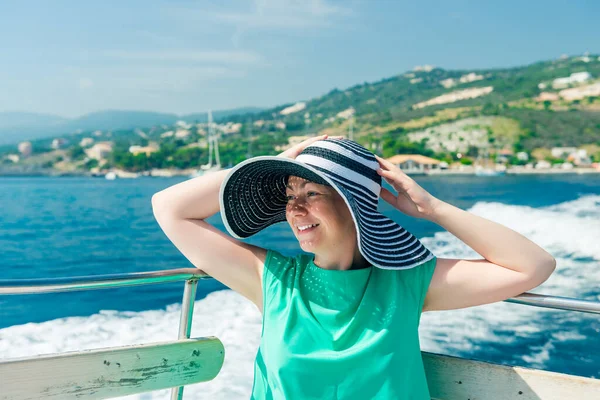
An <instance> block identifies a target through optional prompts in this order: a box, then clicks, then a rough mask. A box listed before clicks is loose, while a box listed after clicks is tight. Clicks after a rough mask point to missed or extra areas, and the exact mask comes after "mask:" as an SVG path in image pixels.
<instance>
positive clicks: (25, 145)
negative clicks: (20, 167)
mask: <svg viewBox="0 0 600 400" xmlns="http://www.w3.org/2000/svg"><path fill="white" fill-rule="evenodd" d="M18 149H19V153H21V156H23V157H29V156H30V155H31V151H32V147H31V142H21V143H19V146H18Z"/></svg>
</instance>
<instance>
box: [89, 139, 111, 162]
mask: <svg viewBox="0 0 600 400" xmlns="http://www.w3.org/2000/svg"><path fill="white" fill-rule="evenodd" d="M112 151H113V144H112V142H98V143H96V144H95V145H93V146H92V147H90V148H89V149H85V154H86V155H87V156H88V157H89V158H92V159H94V160H98V161H101V160H105V159H106V158H107V157H108V156H109V155H110V153H112Z"/></svg>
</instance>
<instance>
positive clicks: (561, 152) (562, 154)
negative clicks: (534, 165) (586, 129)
mask: <svg viewBox="0 0 600 400" xmlns="http://www.w3.org/2000/svg"><path fill="white" fill-rule="evenodd" d="M584 151H585V150H584ZM575 152H577V147H553V148H552V149H551V150H550V153H551V154H552V157H554V158H567V157H569V156H570V155H571V154H573V153H575Z"/></svg>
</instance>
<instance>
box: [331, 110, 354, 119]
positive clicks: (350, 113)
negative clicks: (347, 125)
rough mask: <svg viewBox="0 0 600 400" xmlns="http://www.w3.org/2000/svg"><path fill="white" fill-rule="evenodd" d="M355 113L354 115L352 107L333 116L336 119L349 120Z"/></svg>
mask: <svg viewBox="0 0 600 400" xmlns="http://www.w3.org/2000/svg"><path fill="white" fill-rule="evenodd" d="M355 113H356V110H355V109H354V107H350V108H347V109H345V110H344V111H340V112H339V113H337V114H336V115H335V116H336V117H337V118H341V119H350V118H352V117H353V116H354V114H355Z"/></svg>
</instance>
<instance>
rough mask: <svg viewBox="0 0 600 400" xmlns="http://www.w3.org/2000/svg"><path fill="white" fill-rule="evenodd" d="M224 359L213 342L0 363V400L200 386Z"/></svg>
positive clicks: (201, 340)
mask: <svg viewBox="0 0 600 400" xmlns="http://www.w3.org/2000/svg"><path fill="white" fill-rule="evenodd" d="M224 357H225V350H224V348H223V344H222V343H221V341H220V340H219V339H217V338H214V337H211V338H199V339H183V340H178V341H172V342H163V343H151V344H142V345H134V346H122V347H114V348H106V349H97V350H87V351H77V352H69V353H62V354H50V355H41V356H35V357H27V358H19V359H12V360H6V361H1V362H0V399H2V400H33V399H56V400H71V399H72V400H75V399H108V398H113V397H120V396H128V395H131V394H136V393H143V392H148V391H153V390H159V389H168V388H173V387H179V386H185V385H190V384H193V383H199V382H206V381H209V380H211V379H213V378H215V377H216V376H217V374H218V373H219V371H220V370H221V367H222V366H223V360H224Z"/></svg>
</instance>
